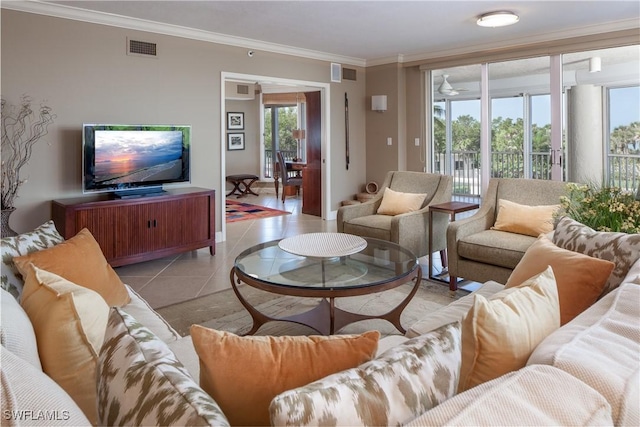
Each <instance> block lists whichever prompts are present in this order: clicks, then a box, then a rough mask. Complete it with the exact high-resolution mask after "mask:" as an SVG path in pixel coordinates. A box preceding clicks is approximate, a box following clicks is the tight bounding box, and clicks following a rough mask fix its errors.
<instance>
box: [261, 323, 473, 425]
mask: <svg viewBox="0 0 640 427" xmlns="http://www.w3.org/2000/svg"><path fill="white" fill-rule="evenodd" d="M460 358H461V337H460V323H459V322H455V323H451V324H448V325H445V326H442V327H440V328H438V329H436V330H434V331H431V332H429V333H427V334H425V335H421V336H419V337H416V338H412V339H411V340H409V341H407V342H405V343H404V344H401V345H399V346H396V347H393V348H391V349H389V350H387V351H386V352H384V353H383V354H382V355H380V356H379V357H377V358H376V359H374V360H371V361H370V362H367V363H365V364H363V365H360V366H359V367H357V368H353V369H349V370H347V371H343V372H339V373H337V374H333V375H330V376H328V377H325V378H323V379H321V380H319V381H316V382H313V383H311V384H309V385H306V386H304V387H300V388H297V389H293V390H289V391H286V392H284V393H282V394H280V395H278V396H276V397H275V398H274V399H273V401H272V402H271V406H270V408H269V411H270V413H271V424H272V425H278V426H284V425H287V426H289V425H295V426H302V425H323V426H335V425H367V426H382V425H400V424H404V423H407V422H409V421H411V420H413V419H414V418H416V417H417V416H418V415H420V414H421V413H423V412H425V411H427V410H429V409H431V408H433V407H435V406H437V405H438V404H440V403H441V402H443V401H445V400H447V399H449V398H450V397H452V396H453V395H454V394H455V392H456V388H457V386H458V377H459V372H460Z"/></svg>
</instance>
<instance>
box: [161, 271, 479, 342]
mask: <svg viewBox="0 0 640 427" xmlns="http://www.w3.org/2000/svg"><path fill="white" fill-rule="evenodd" d="M412 286H413V285H412V284H406V285H402V286H399V287H398V288H395V289H391V290H388V291H384V292H379V293H376V294H371V295H364V296H357V297H347V298H337V299H336V306H337V307H339V308H342V309H344V310H349V311H352V312H356V313H362V314H384V313H386V312H388V311H389V310H390V309H392V308H393V307H395V306H397V305H398V304H399V303H400V302H401V301H402V300H403V299H404V298H405V297H406V296H407V295H408V293H409V292H410V291H411V288H412ZM239 290H240V292H241V294H242V295H243V296H244V297H245V298H246V299H247V300H248V301H249V302H250V303H251V304H252V305H253V306H254V307H256V308H257V309H258V310H259V311H261V312H262V313H264V314H266V315H268V316H271V317H284V316H290V315H292V314H297V313H302V312H305V311H307V310H309V309H311V308H313V307H314V306H315V305H316V304H317V303H318V299H315V298H300V297H287V296H281V295H276V294H271V293H268V292H264V291H260V290H257V289H254V288H251V287H249V286H246V285H240V287H239ZM466 294H467V293H466V292H465V291H458V294H457V296H456V297H455V298H452V297H450V296H449V288H448V287H447V286H444V285H440V284H435V283H431V282H427V281H426V280H423V281H422V283H421V285H420V288H419V289H418V292H417V293H416V295H415V296H414V298H413V299H412V300H411V302H410V303H409V305H407V307H406V308H405V310H404V311H403V313H402V316H401V319H400V321H401V324H402V325H403V327H404V328H405V329H408V328H409V327H410V326H411V325H412V324H413V323H415V322H417V321H418V320H420V319H421V318H423V317H424V316H425V315H427V314H429V313H431V312H433V311H434V310H437V309H439V308H440V307H443V306H445V305H447V304H449V303H451V302H452V301H454V300H455V299H457V298H459V297H461V296H463V295H466ZM156 311H158V313H160V315H161V316H162V317H164V318H165V319H166V320H167V322H169V324H170V325H171V326H173V327H174V328H175V329H176V330H177V331H178V333H180V335H182V336H186V335H189V328H190V327H191V325H192V324H198V325H202V326H206V327H208V328H212V329H217V330H221V331H228V332H233V333H235V334H244V333H246V332H248V331H249V330H250V329H251V326H252V325H253V320H252V318H251V315H250V314H249V313H248V312H247V310H246V309H245V308H244V307H243V306H242V305H241V304H240V302H239V301H238V298H237V297H236V295H235V294H234V293H233V290H231V289H227V290H224V291H220V292H216V293H214V294H211V295H207V296H204V297H200V298H196V299H194V300H190V301H186V302H181V303H178V304H174V305H170V306H167V307H163V308H160V309H157V310H156ZM370 330H378V331H380V333H381V335H382V336H387V335H401V332H400V331H398V330H397V329H396V328H395V327H394V326H393V325H392V324H391V323H389V322H387V321H386V320H381V319H370V320H362V321H360V322H356V323H352V324H350V325H347V326H345V327H344V328H342V329H341V330H340V331H338V333H339V334H360V333H363V332H366V331H370ZM317 334H318V333H317V332H316V331H315V330H313V329H311V328H309V327H307V326H304V325H299V324H296V323H291V322H280V321H277V322H269V323H267V324H265V325H262V326H261V327H260V329H259V330H258V332H257V333H256V335H273V336H283V335H317Z"/></svg>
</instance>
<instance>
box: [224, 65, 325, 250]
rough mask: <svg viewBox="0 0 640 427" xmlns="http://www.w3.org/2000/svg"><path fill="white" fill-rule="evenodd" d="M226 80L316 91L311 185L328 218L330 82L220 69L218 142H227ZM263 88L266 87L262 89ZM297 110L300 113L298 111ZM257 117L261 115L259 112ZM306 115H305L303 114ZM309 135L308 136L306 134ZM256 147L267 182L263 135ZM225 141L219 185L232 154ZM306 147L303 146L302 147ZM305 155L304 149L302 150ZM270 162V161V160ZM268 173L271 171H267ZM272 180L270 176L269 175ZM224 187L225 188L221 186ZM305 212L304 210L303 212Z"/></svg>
mask: <svg viewBox="0 0 640 427" xmlns="http://www.w3.org/2000/svg"><path fill="white" fill-rule="evenodd" d="M229 82H245V83H246V84H250V85H252V86H253V85H256V87H260V88H261V89H262V91H261V94H260V95H259V96H260V97H262V93H263V92H265V91H266V90H269V91H273V90H276V91H279V92H281V93H286V92H294V93H295V92H315V93H317V106H318V107H317V114H318V121H317V123H316V124H314V127H315V132H316V142H317V144H318V146H319V147H320V148H319V152H318V154H317V162H316V164H315V174H314V175H315V176H316V177H317V179H316V182H315V184H314V185H317V186H318V187H319V191H318V192H317V194H318V198H317V199H318V200H317V202H318V203H317V206H318V211H317V215H318V216H320V217H321V218H322V219H327V218H328V217H329V216H330V203H329V201H330V196H331V195H330V188H329V183H330V182H331V180H330V178H331V177H330V169H329V168H327V167H326V166H327V163H326V161H325V159H327V158H328V157H329V155H330V145H331V144H330V135H329V132H328V129H329V117H330V114H329V113H330V109H329V105H330V84H328V83H321V82H310V81H301V80H292V79H282V78H276V77H268V76H258V75H248V74H238V73H230V72H222V73H221V108H220V120H221V124H222V126H221V128H220V138H221V141H223V142H226V138H227V133H228V130H227V129H226V125H225V124H226V114H227V106H226V101H227V94H226V91H227V83H229ZM274 88H275V89H274ZM265 89H266V90H265ZM298 113H299V112H298ZM259 116H260V115H259ZM305 117H306V116H305ZM259 120H260V121H261V129H265V123H264V115H262V117H260V118H259ZM309 136H310V135H307V137H309ZM256 144H260V147H259V149H258V151H259V153H260V154H259V156H260V165H263V166H262V167H261V168H260V175H261V179H262V180H265V181H268V180H269V178H268V177H267V176H266V175H268V174H267V171H266V168H267V165H268V164H269V160H268V159H267V157H268V156H267V155H265V142H264V135H262V134H261V135H260V141H259V143H257V142H256ZM226 145H227V144H226V143H223V144H221V151H220V164H221V167H220V182H221V184H222V186H224V185H225V177H226V175H227V167H228V165H227V157H228V156H229V155H232V154H233V153H231V154H228V153H227V147H226ZM305 150H306V149H305ZM304 154H305V156H306V151H305V153H304ZM271 164H272V165H273V163H271ZM269 174H271V173H269ZM271 179H272V178H271ZM222 188H223V189H224V187H222ZM303 194H304V190H303ZM224 196H225V193H224V191H221V192H220V197H219V202H221V203H220V206H221V207H222V209H221V214H220V223H221V228H222V230H221V233H220V238H219V241H224V240H226V212H225V209H224V205H225V204H224ZM305 213H306V212H305Z"/></svg>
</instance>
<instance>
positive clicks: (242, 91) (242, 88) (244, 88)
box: [237, 85, 249, 95]
mask: <svg viewBox="0 0 640 427" xmlns="http://www.w3.org/2000/svg"><path fill="white" fill-rule="evenodd" d="M237 88H238V94H239V95H249V85H238V86H237Z"/></svg>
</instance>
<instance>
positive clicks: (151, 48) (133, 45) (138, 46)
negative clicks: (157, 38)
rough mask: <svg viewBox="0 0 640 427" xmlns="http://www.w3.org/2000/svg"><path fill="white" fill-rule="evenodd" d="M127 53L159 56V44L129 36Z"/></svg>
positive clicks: (150, 56)
mask: <svg viewBox="0 0 640 427" xmlns="http://www.w3.org/2000/svg"><path fill="white" fill-rule="evenodd" d="M127 55H133V56H144V57H147V58H157V57H158V45H157V44H156V43H151V42H145V41H141V40H132V39H129V38H127Z"/></svg>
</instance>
